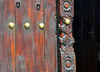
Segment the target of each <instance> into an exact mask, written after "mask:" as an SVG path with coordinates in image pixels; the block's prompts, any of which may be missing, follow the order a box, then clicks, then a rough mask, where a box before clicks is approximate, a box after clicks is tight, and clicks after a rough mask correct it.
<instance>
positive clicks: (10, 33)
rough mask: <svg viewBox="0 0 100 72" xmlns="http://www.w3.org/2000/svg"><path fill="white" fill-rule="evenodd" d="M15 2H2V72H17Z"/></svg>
mask: <svg viewBox="0 0 100 72" xmlns="http://www.w3.org/2000/svg"><path fill="white" fill-rule="evenodd" d="M9 22H13V23H15V13H14V0H0V72H15V27H14V28H13V29H10V28H9V25H8V24H9Z"/></svg>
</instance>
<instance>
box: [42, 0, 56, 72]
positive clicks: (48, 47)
mask: <svg viewBox="0 0 100 72" xmlns="http://www.w3.org/2000/svg"><path fill="white" fill-rule="evenodd" d="M55 16H56V0H44V23H45V65H46V72H57V46H56V43H57V41H56V34H55V30H56V21H55V19H54V18H55Z"/></svg>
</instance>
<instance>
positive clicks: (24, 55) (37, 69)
mask: <svg viewBox="0 0 100 72" xmlns="http://www.w3.org/2000/svg"><path fill="white" fill-rule="evenodd" d="M20 3H21V5H20V8H16V23H17V24H16V72H45V63H44V29H43V30H40V28H39V23H40V22H43V0H21V1H20ZM37 3H40V10H37V9H36V6H37ZM26 22H28V23H30V28H29V29H25V27H24V24H25V23H26Z"/></svg>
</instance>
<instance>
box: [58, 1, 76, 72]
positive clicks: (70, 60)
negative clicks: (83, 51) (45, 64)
mask: <svg viewBox="0 0 100 72" xmlns="http://www.w3.org/2000/svg"><path fill="white" fill-rule="evenodd" d="M73 16H74V0H60V17H61V20H60V24H59V29H60V34H59V39H60V44H61V45H60V53H61V72H76V62H75V53H74V48H73V43H74V42H75V40H74V38H73V36H72V22H73Z"/></svg>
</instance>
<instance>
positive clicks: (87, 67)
mask: <svg viewBox="0 0 100 72" xmlns="http://www.w3.org/2000/svg"><path fill="white" fill-rule="evenodd" d="M95 25H96V23H95V0H75V17H74V24H73V35H74V38H75V40H76V42H75V44H74V48H75V53H76V71H77V72H97V54H96V37H95V36H96V33H95V30H96V29H95Z"/></svg>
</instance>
